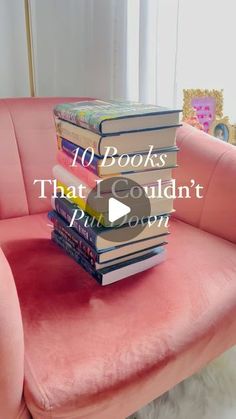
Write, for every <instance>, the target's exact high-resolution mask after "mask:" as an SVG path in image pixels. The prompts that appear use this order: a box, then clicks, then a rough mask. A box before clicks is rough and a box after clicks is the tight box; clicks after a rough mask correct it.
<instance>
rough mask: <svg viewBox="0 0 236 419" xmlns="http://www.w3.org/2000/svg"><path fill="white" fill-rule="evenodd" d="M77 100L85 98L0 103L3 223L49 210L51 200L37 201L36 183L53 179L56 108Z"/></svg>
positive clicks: (0, 186)
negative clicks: (34, 183) (12, 218)
mask: <svg viewBox="0 0 236 419" xmlns="http://www.w3.org/2000/svg"><path fill="white" fill-rule="evenodd" d="M76 100H83V98H80V99H78V98H65V97H55V98H23V99H1V100H0V191H1V194H0V219H4V218H11V217H18V216H23V215H28V214H33V213H38V212H43V211H47V210H48V209H49V208H50V199H45V200H44V199H38V198H37V197H38V193H39V188H37V187H36V186H34V185H33V181H34V179H51V178H52V167H53V165H54V164H55V156H56V136H55V128H54V121H53V114H52V110H53V107H54V106H55V105H56V104H58V103H63V102H70V101H71V102H73V101H76ZM49 191H50V188H47V195H48V196H50V193H49Z"/></svg>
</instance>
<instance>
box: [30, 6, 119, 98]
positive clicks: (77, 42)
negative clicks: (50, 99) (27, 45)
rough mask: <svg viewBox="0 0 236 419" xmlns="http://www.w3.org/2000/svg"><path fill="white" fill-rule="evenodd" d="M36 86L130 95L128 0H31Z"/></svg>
mask: <svg viewBox="0 0 236 419" xmlns="http://www.w3.org/2000/svg"><path fill="white" fill-rule="evenodd" d="M31 12H32V28H33V46H34V64H35V79H36V91H37V94H38V95H40V96H44V95H49V96H51V95H74V96H78V95H80V96H91V97H100V98H110V97H124V96H125V91H126V72H125V68H126V19H127V17H126V0H31Z"/></svg>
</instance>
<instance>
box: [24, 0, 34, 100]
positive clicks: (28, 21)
mask: <svg viewBox="0 0 236 419" xmlns="http://www.w3.org/2000/svg"><path fill="white" fill-rule="evenodd" d="M25 29H26V39H27V53H28V68H29V85H30V95H31V96H32V97H34V96H35V78H34V63H33V44H32V27H31V15H30V0H25Z"/></svg>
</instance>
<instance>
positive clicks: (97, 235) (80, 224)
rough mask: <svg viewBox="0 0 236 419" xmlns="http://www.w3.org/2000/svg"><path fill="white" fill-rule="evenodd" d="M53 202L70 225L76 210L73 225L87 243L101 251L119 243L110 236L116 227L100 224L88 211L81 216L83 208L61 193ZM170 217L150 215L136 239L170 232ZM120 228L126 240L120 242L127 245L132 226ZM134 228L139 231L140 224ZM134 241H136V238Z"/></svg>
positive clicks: (57, 210) (54, 206)
mask: <svg viewBox="0 0 236 419" xmlns="http://www.w3.org/2000/svg"><path fill="white" fill-rule="evenodd" d="M52 204H53V208H54V209H55V210H56V212H57V213H58V214H59V215H60V216H61V217H62V218H63V219H64V220H65V221H66V222H67V223H68V224H69V225H70V223H71V220H72V219H73V217H74V213H75V211H76V216H75V220H74V221H73V226H72V227H73V229H74V230H75V231H77V233H78V234H79V235H80V236H82V237H83V238H84V239H85V240H86V241H87V243H89V244H90V245H91V246H92V247H93V248H95V249H96V250H98V251H99V250H103V249H108V248H111V246H116V244H117V243H116V242H115V241H114V242H112V241H111V236H110V231H111V230H113V231H114V227H103V226H102V225H100V224H98V221H97V220H96V219H95V218H94V217H91V216H89V215H88V214H87V213H86V214H85V213H84V216H83V217H81V214H83V212H82V210H81V209H80V208H79V207H78V206H77V205H76V204H73V203H72V202H70V201H69V200H68V199H66V198H62V197H60V196H59V195H58V196H57V197H56V198H54V199H53V200H52ZM80 217H81V218H80ZM168 217H169V216H168V215H164V216H162V218H161V217H150V219H149V223H148V220H147V226H146V228H145V229H144V230H142V232H141V233H139V234H138V236H137V239H136V241H140V240H145V239H148V238H151V237H156V236H163V235H166V234H168V227H167V226H166V224H168V223H167V220H168ZM79 218H80V219H79ZM118 228H119V229H122V234H123V237H124V241H123V242H120V245H125V244H126V240H125V237H126V233H127V231H129V229H130V226H129V225H124V226H122V227H118ZM132 228H133V229H134V230H135V229H137V231H139V225H137V226H133V227H132ZM133 241H135V239H134V240H133Z"/></svg>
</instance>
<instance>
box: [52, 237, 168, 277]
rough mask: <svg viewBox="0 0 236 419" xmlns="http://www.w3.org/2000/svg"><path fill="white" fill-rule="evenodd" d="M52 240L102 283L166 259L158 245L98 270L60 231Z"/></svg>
mask: <svg viewBox="0 0 236 419" xmlns="http://www.w3.org/2000/svg"><path fill="white" fill-rule="evenodd" d="M52 240H53V241H54V242H55V243H56V244H57V245H59V246H60V247H61V248H62V249H63V250H64V251H65V252H66V253H67V254H68V255H69V256H71V257H72V258H73V259H74V260H75V261H76V262H77V263H78V264H80V265H81V266H82V267H83V268H84V269H85V270H86V271H87V272H88V273H89V274H90V275H91V276H92V277H93V278H95V279H96V281H97V282H98V283H99V284H101V285H108V284H112V283H114V282H117V281H119V280H121V279H124V278H127V277H129V276H131V275H134V274H136V273H139V272H142V271H145V270H147V269H149V268H152V267H154V266H155V265H157V264H159V263H161V262H163V261H164V260H165V249H164V248H163V247H161V246H160V247H158V248H156V249H153V250H152V251H150V253H148V254H146V255H143V256H139V257H134V259H132V260H129V261H126V262H121V263H118V264H116V265H113V266H111V267H107V268H104V269H100V270H96V269H95V267H93V266H92V265H91V264H90V263H88V261H87V259H85V258H84V257H83V256H82V255H81V254H80V253H78V252H77V251H76V250H75V249H74V248H73V247H72V246H71V244H70V243H69V242H68V241H67V240H66V239H65V238H63V237H62V236H61V234H60V233H58V232H56V231H53V232H52Z"/></svg>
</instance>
